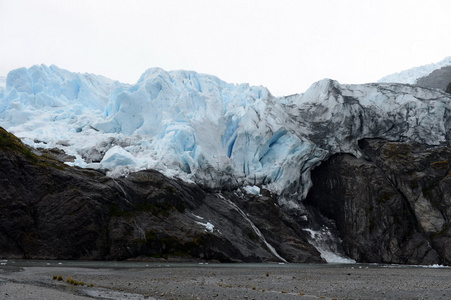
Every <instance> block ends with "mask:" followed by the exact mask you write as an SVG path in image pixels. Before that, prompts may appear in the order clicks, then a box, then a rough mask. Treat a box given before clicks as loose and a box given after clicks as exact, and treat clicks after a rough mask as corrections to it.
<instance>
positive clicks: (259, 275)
mask: <svg viewBox="0 0 451 300" xmlns="http://www.w3.org/2000/svg"><path fill="white" fill-rule="evenodd" d="M58 275H61V277H62V278H63V279H64V280H61V281H58V280H55V279H53V277H54V276H58ZM68 277H72V278H73V279H74V280H76V281H78V282H83V284H84V285H83V286H81V285H78V286H75V285H73V284H70V283H67V282H66V279H67V278H68ZM91 285H92V286H91ZM0 299H15V300H17V299H50V300H52V299H74V300H78V299H80V300H81V299H129V300H138V299H148V300H153V299H451V269H450V268H423V267H387V266H386V267H381V266H372V265H341V266H338V265H268V264H263V265H221V264H208V265H207V264H203V265H201V264H180V265H177V264H171V265H161V264H148V265H145V264H143V265H142V266H140V267H135V266H127V265H120V267H110V266H107V267H100V268H97V267H92V266H87V267H86V266H83V267H80V266H64V264H61V265H52V264H49V265H45V266H33V265H21V264H20V263H17V264H11V263H8V264H5V263H4V264H3V265H0Z"/></svg>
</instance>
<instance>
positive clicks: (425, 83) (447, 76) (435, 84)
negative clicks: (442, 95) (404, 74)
mask: <svg viewBox="0 0 451 300" xmlns="http://www.w3.org/2000/svg"><path fill="white" fill-rule="evenodd" d="M450 81H451V66H447V67H443V68H440V69H437V70H434V71H433V72H431V74H429V75H427V76H424V77H421V78H419V79H417V82H416V85H418V86H421V87H426V88H434V89H439V90H442V91H445V90H446V88H447V86H448V84H449V82H450Z"/></svg>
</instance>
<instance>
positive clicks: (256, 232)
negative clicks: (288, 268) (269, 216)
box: [217, 194, 287, 262]
mask: <svg viewBox="0 0 451 300" xmlns="http://www.w3.org/2000/svg"><path fill="white" fill-rule="evenodd" d="M217 195H218V197H219V198H220V199H222V200H223V201H224V202H226V203H227V204H229V205H230V206H231V207H233V208H234V209H235V210H237V211H238V212H239V214H240V215H241V216H242V217H243V218H244V219H245V220H246V221H247V222H248V223H249V225H251V227H252V229H253V230H254V232H255V234H256V235H257V236H258V237H259V238H260V240H261V241H262V242H263V243H264V244H265V245H266V247H268V249H269V251H271V253H272V254H273V255H274V256H275V257H277V258H278V259H279V260H281V261H283V262H287V260H286V259H285V258H283V257H282V256H280V255H279V253H277V251H276V249H275V248H274V247H273V246H272V245H271V244H270V243H268V241H266V239H265V236H264V235H263V234H262V233H261V231H260V229H258V228H257V226H255V224H254V223H253V222H252V221H251V220H250V219H249V218H248V216H247V215H246V213H245V212H244V211H243V210H241V208H239V207H238V205H236V204H235V203H233V202H232V201H230V200H229V199H227V198H225V197H224V196H222V195H221V194H217Z"/></svg>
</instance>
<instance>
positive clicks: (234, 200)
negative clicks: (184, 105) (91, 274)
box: [0, 128, 323, 262]
mask: <svg viewBox="0 0 451 300" xmlns="http://www.w3.org/2000/svg"><path fill="white" fill-rule="evenodd" d="M247 198H249V196H248V195H246V194H239V193H237V192H223V193H222V194H215V193H212V192H208V191H204V190H202V189H201V188H199V187H198V186H196V185H193V184H186V183H183V182H181V181H179V180H176V179H169V178H167V177H165V176H163V175H162V174H160V173H158V172H156V171H151V170H148V171H141V172H136V173H132V174H130V175H129V176H128V177H126V178H118V179H113V178H110V177H107V176H105V175H104V174H103V173H101V172H98V171H95V170H89V169H80V168H73V167H69V166H67V165H65V164H63V163H61V162H59V161H58V160H56V159H55V158H54V156H53V155H52V153H51V152H49V151H46V152H44V154H43V155H37V154H35V153H34V152H32V151H31V149H29V148H27V147H25V146H24V145H23V144H22V143H21V142H20V141H19V139H17V138H16V137H14V136H13V135H11V134H9V133H7V132H6V131H5V130H3V129H2V128H0V257H3V258H12V257H16V258H22V257H23V258H35V259H111V260H113V259H114V260H123V259H130V258H139V259H143V258H146V259H150V258H158V259H162V258H171V257H172V258H174V257H177V258H180V257H181V258H182V259H205V260H218V261H224V262H238V261H245V262H261V261H280V260H281V257H282V258H283V259H286V260H287V261H293V262H322V261H323V260H322V259H321V258H320V255H319V253H318V252H317V251H316V249H314V248H313V247H312V246H311V245H310V244H309V243H308V242H307V240H306V239H305V236H304V234H305V233H304V231H302V230H300V229H299V225H298V221H297V220H296V219H294V218H293V217H290V216H288V215H287V214H286V213H285V212H284V211H283V210H281V209H280V208H279V207H278V206H276V205H275V204H274V203H275V201H274V199H272V198H271V195H269V194H268V195H266V196H261V197H258V196H253V197H250V198H249V199H247ZM258 228H260V230H258ZM259 233H262V235H259ZM268 245H272V246H274V249H270V247H268Z"/></svg>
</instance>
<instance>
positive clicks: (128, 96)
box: [0, 66, 451, 207]
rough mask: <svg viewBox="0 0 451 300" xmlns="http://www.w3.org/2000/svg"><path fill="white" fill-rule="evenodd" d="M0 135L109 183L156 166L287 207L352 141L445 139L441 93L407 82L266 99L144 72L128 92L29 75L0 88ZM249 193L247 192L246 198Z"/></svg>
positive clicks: (18, 73)
mask: <svg viewBox="0 0 451 300" xmlns="http://www.w3.org/2000/svg"><path fill="white" fill-rule="evenodd" d="M0 97H1V98H0V126H2V127H4V128H6V129H8V130H9V131H11V132H12V133H14V134H16V135H17V136H19V137H21V138H22V139H23V140H24V141H25V142H26V143H27V144H29V145H31V146H33V147H42V148H53V147H58V148H61V149H63V150H64V151H66V153H68V154H70V155H73V156H75V161H74V162H73V163H72V164H74V165H78V166H81V167H91V168H99V169H108V170H109V174H110V175H112V176H117V175H126V174H128V173H129V172H131V171H137V170H142V169H156V170H159V171H162V172H163V173H164V174H166V175H169V176H172V177H179V178H181V179H183V180H185V181H194V182H196V183H198V184H200V185H202V186H204V187H208V188H211V189H235V188H239V187H242V186H248V185H250V186H253V185H257V186H264V187H266V188H267V189H269V190H271V191H273V192H274V193H276V194H278V195H280V196H281V197H280V198H279V199H280V200H279V201H280V203H281V204H285V205H288V206H289V207H297V203H298V201H299V200H302V199H303V198H305V196H306V195H307V192H308V189H309V188H310V186H311V180H310V170H311V169H312V168H313V167H315V166H317V165H319V164H320V163H321V161H323V160H324V159H326V158H327V157H329V156H330V155H332V154H334V153H343V152H344V153H352V154H354V155H355V156H357V157H359V156H360V155H361V154H360V150H359V147H358V140H359V139H362V138H385V139H389V140H395V141H417V142H421V143H427V144H431V145H439V144H441V143H446V142H449V140H450V136H449V134H448V133H447V132H449V129H450V124H451V119H450V115H451V114H450V109H451V98H450V95H449V94H446V93H444V92H440V91H438V90H432V89H427V88H420V87H416V86H411V85H406V84H382V83H381V84H366V85H340V84H339V83H338V82H336V81H332V80H323V81H320V82H317V83H315V84H313V85H312V87H311V88H310V89H309V90H307V91H306V92H305V93H304V94H299V95H294V96H289V97H282V98H276V97H273V96H272V95H271V94H270V93H269V91H268V90H267V89H266V88H264V87H251V86H249V85H247V84H240V85H234V84H229V83H226V82H224V81H221V80H220V79H218V78H216V77H214V76H209V75H203V74H198V73H195V72H189V71H172V72H166V71H164V70H161V69H149V70H147V71H146V72H145V73H144V74H143V75H142V76H141V78H140V79H139V81H138V82H137V83H136V84H133V85H125V84H121V83H118V82H114V81H111V80H109V79H106V78H104V77H100V76H95V75H89V74H76V73H71V72H68V71H65V70H61V69H59V68H57V67H55V66H51V67H50V68H49V67H46V66H34V67H32V68H30V69H18V70H15V71H12V72H10V73H9V74H8V77H7V81H6V89H3V90H2V89H1V88H0ZM255 190H257V189H255Z"/></svg>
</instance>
